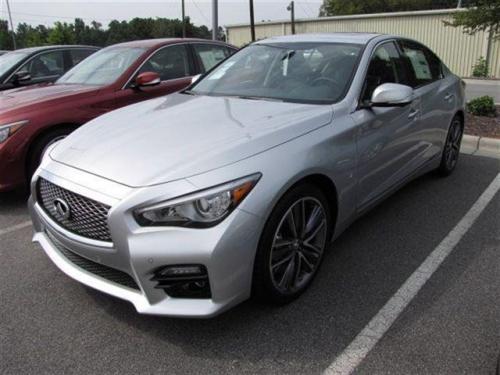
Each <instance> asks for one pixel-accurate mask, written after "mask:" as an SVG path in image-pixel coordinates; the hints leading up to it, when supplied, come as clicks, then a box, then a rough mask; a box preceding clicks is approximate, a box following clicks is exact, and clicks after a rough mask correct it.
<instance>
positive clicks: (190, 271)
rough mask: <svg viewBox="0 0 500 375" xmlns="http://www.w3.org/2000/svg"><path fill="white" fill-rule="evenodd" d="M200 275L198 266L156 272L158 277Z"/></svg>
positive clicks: (164, 269)
mask: <svg viewBox="0 0 500 375" xmlns="http://www.w3.org/2000/svg"><path fill="white" fill-rule="evenodd" d="M202 274H203V270H202V268H201V267H200V266H181V267H165V268H163V269H162V270H160V271H159V272H158V275H161V276H186V275H202Z"/></svg>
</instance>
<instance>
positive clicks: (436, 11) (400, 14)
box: [224, 8, 466, 29]
mask: <svg viewBox="0 0 500 375" xmlns="http://www.w3.org/2000/svg"><path fill="white" fill-rule="evenodd" d="M465 10H466V9H465V8H452V9H431V10H412V11H403V12H388V13H368V14H349V15H343V16H328V17H313V18H296V19H295V22H296V23H305V22H324V21H335V20H355V19H363V18H377V17H412V16H418V15H436V14H450V13H457V12H463V11H465ZM282 24H290V19H289V18H288V19H283V20H275V21H261V22H256V23H255V27H257V26H261V25H266V26H267V25H282ZM224 27H225V28H227V29H232V28H238V27H250V25H249V24H248V23H235V24H229V25H224Z"/></svg>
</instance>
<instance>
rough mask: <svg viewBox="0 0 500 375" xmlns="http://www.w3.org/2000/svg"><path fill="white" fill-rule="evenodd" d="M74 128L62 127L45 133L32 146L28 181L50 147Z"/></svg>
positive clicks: (27, 170)
mask: <svg viewBox="0 0 500 375" xmlns="http://www.w3.org/2000/svg"><path fill="white" fill-rule="evenodd" d="M73 130H74V128H73V127H61V128H58V129H55V130H53V131H51V132H48V133H46V134H44V135H43V136H41V137H40V138H39V139H37V140H36V141H35V142H34V144H33V145H32V146H31V149H30V153H29V155H28V161H27V165H26V177H27V182H28V183H29V181H30V180H31V176H33V173H35V171H36V169H37V168H38V166H39V165H40V163H41V161H42V159H43V157H44V155H45V153H46V152H47V150H48V148H49V147H50V146H52V145H53V144H54V143H56V142H58V141H60V140H62V139H64V138H66V137H67V136H68V135H69V134H70V133H71V132H72V131H73Z"/></svg>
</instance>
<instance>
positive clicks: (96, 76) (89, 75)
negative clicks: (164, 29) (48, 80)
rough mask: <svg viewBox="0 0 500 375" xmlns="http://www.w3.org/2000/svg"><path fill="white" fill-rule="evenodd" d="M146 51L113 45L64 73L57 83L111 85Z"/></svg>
mask: <svg viewBox="0 0 500 375" xmlns="http://www.w3.org/2000/svg"><path fill="white" fill-rule="evenodd" d="M144 51H146V50H145V49H143V48H127V47H113V48H106V49H103V50H101V51H99V52H96V53H94V54H93V55H91V56H89V57H88V58H86V59H85V60H83V61H82V62H81V63H80V64H78V65H76V66H75V67H74V68H73V69H71V70H70V71H68V72H67V73H66V74H65V75H63V76H62V77H61V78H59V80H58V81H57V83H71V84H83V85H109V84H111V83H113V82H114V81H116V80H117V79H118V77H120V76H121V75H122V74H123V72H125V71H126V70H127V69H128V68H129V67H130V66H131V65H132V64H133V63H134V62H135V61H136V60H137V58H138V57H139V56H140V55H142V54H143V53H144Z"/></svg>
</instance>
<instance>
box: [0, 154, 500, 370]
mask: <svg viewBox="0 0 500 375" xmlns="http://www.w3.org/2000/svg"><path fill="white" fill-rule="evenodd" d="M499 172H500V162H499V160H498V159H494V158H485V157H478V156H469V155H461V160H460V164H459V166H458V168H457V170H456V172H455V173H454V174H453V175H452V176H451V177H449V178H446V179H441V178H438V177H436V176H434V175H427V176H424V177H421V178H419V179H417V180H415V181H413V182H412V183H410V184H409V185H407V186H406V187H404V188H403V189H402V190H400V191H399V192H398V193H396V194H395V195H394V196H392V197H391V198H389V199H388V200H386V201H385V202H383V203H382V204H381V205H379V206H378V207H377V208H375V209H374V210H373V211H371V212H369V213H368V214H367V215H365V216H364V217H363V218H361V219H360V220H358V221H357V222H356V223H354V224H353V225H352V226H351V228H350V229H349V230H347V231H346V232H345V233H344V234H343V235H342V236H341V237H340V238H339V239H338V240H337V241H336V242H335V243H334V244H333V245H332V247H331V251H330V252H329V253H328V254H327V256H326V258H325V260H324V263H323V266H322V269H321V271H320V274H319V275H318V277H317V279H316V280H315V282H314V284H313V286H312V288H311V289H310V290H309V291H308V292H307V293H305V294H304V295H303V296H302V297H301V298H300V299H299V300H298V301H296V302H294V303H292V304H290V305H287V306H285V307H280V308H276V307H273V308H272V307H267V306H262V305H260V304H257V303H255V302H252V301H249V302H246V303H244V304H243V305H241V306H239V307H237V308H235V309H233V310H231V311H229V312H227V313H225V314H223V315H222V316H220V317H217V318H215V319H212V320H185V319H167V318H158V317H151V316H141V315H138V314H137V313H136V312H135V310H134V308H133V307H132V305H129V304H128V303H127V302H123V301H120V300H118V299H115V298H112V297H109V296H107V295H104V294H102V293H100V292H97V291H93V290H91V289H89V288H87V287H84V286H82V285H80V284H79V283H77V282H75V281H73V280H71V279H69V278H68V277H66V276H65V275H64V274H63V273H62V272H60V271H59V270H58V269H57V268H56V267H55V266H54V265H53V264H52V263H51V262H50V261H49V259H48V258H47V257H46V256H45V255H44V253H43V252H42V250H41V249H40V248H39V247H37V246H35V245H33V244H32V243H31V229H30V228H29V227H28V226H25V223H26V220H27V218H28V216H27V209H26V208H25V199H26V198H25V197H24V196H23V195H21V194H3V195H0V259H1V262H0V296H1V299H0V300H1V303H0V373H2V374H26V373H37V374H43V373H51V374H54V373H64V374H69V373H148V374H149V373H168V374H174V373H175V374H180V373H182V374H191V373H192V374H195V373H196V374H198V373H266V374H267V373H287V374H288V373H301V374H304V373H308V374H309V373H321V372H323V371H324V370H325V369H326V368H328V367H329V366H330V364H331V363H332V362H333V361H334V360H335V359H336V358H337V356H339V355H341V354H342V353H343V351H344V350H345V349H346V348H347V347H348V346H349V344H350V343H351V342H352V341H353V339H354V338H355V337H356V336H357V335H358V333H359V332H360V331H362V330H363V328H364V327H365V326H366V325H367V323H368V322H370V320H371V319H372V317H374V316H375V315H377V313H378V311H379V310H380V309H381V308H382V307H383V306H384V305H385V304H386V302H387V301H388V300H389V299H390V298H391V296H393V295H394V293H395V292H396V291H397V290H398V289H399V288H400V286H401V285H402V284H403V283H404V282H405V280H407V279H408V277H410V275H412V273H413V272H414V271H415V270H416V269H417V268H418V267H419V266H420V265H421V264H422V262H423V261H424V260H425V259H426V258H427V256H428V255H429V254H431V253H432V252H433V250H434V249H435V248H436V246H438V245H439V244H440V242H441V241H442V240H443V238H445V237H446V236H447V235H448V234H449V233H450V231H451V230H452V229H453V228H454V227H455V226H456V224H457V223H458V222H459V221H460V220H461V219H462V218H463V217H464V215H465V214H466V213H467V212H468V211H469V209H470V208H471V206H473V205H474V203H475V202H476V201H477V200H478V198H479V197H480V196H481V194H482V193H483V192H484V191H485V189H487V187H488V186H489V185H490V183H491V182H492V181H493V180H494V179H495V178H496V176H497V175H498V173H499ZM499 224H500V194H499V193H497V194H496V196H495V197H494V198H493V199H492V200H491V201H490V202H489V203H488V205H487V206H486V208H485V209H484V211H482V213H481V215H480V216H479V217H478V219H477V221H475V223H474V224H473V225H472V227H471V228H470V229H468V231H467V232H466V234H465V235H464V236H463V237H462V238H461V240H460V241H459V242H458V244H457V245H456V246H455V247H454V249H453V251H452V252H451V254H450V255H449V256H448V257H447V258H446V259H445V260H444V262H443V263H442V265H441V266H440V267H439V268H438V270H437V271H436V272H435V273H434V274H433V275H432V277H431V278H430V279H429V281H428V282H427V283H426V284H425V285H424V287H423V288H422V289H421V290H420V292H419V293H418V294H417V295H416V297H415V298H414V299H413V300H411V302H410V303H409V305H408V306H407V308H406V309H404V311H403V312H402V314H401V315H399V316H398V318H397V319H396V321H395V322H394V324H393V325H392V326H391V327H390V329H389V330H388V331H387V332H386V334H385V335H384V336H383V337H382V338H381V340H380V341H378V343H377V345H376V346H375V347H374V348H373V350H372V351H371V352H370V353H369V354H368V355H367V357H366V358H365V359H364V360H363V361H362V362H361V364H360V365H359V366H358V367H357V368H356V370H355V373H359V374H377V373H392V374H462V373H463V374H494V372H495V366H496V362H497V358H498V354H499V352H500V303H499V301H500V225H499ZM12 228H13V229H12Z"/></svg>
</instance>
